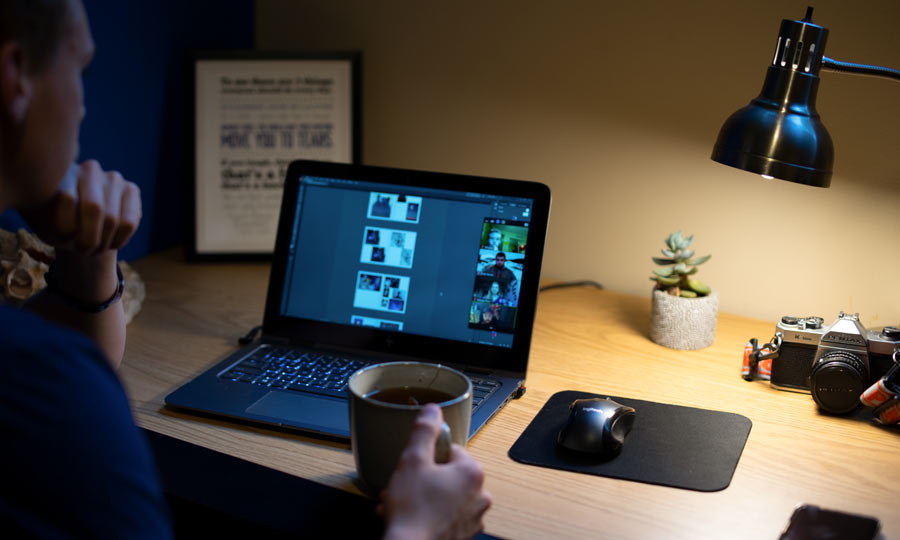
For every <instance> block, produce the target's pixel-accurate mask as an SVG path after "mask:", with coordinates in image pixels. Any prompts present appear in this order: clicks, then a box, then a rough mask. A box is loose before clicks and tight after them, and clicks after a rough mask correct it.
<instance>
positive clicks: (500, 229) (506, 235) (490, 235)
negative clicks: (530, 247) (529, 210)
mask: <svg viewBox="0 0 900 540" xmlns="http://www.w3.org/2000/svg"><path fill="white" fill-rule="evenodd" d="M527 243H528V224H527V222H518V221H507V220H502V219H495V218H486V219H485V220H484V226H483V227H482V229H481V249H488V250H491V251H503V252H506V253H520V254H522V255H524V254H525V248H526V246H527Z"/></svg>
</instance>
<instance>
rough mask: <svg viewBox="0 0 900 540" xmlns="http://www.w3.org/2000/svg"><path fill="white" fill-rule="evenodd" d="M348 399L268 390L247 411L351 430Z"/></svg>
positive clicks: (332, 429)
mask: <svg viewBox="0 0 900 540" xmlns="http://www.w3.org/2000/svg"><path fill="white" fill-rule="evenodd" d="M347 406H348V404H347V401H346V400H340V399H332V398H328V397H323V396H314V395H304V394H289V393H287V392H269V393H268V394H266V395H265V396H263V397H262V398H260V399H259V401H257V402H256V403H254V404H253V405H250V406H249V407H247V410H246V412H248V413H250V414H257V415H260V416H268V417H271V418H276V419H279V420H282V421H284V420H286V421H288V422H291V423H295V424H300V425H301V426H300V427H305V428H315V427H320V428H323V430H325V431H327V432H330V433H335V432H347V433H348V434H349V432H350V418H349V412H348V411H347Z"/></svg>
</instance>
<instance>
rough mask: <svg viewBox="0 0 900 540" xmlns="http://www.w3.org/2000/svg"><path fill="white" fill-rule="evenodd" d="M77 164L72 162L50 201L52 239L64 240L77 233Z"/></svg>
mask: <svg viewBox="0 0 900 540" xmlns="http://www.w3.org/2000/svg"><path fill="white" fill-rule="evenodd" d="M78 170H79V167H78V165H75V164H72V166H71V167H69V172H68V173H66V176H65V177H64V178H63V180H62V182H60V184H59V189H58V190H57V193H56V195H55V196H54V197H53V203H52V218H51V220H52V232H51V233H50V234H51V236H52V238H51V240H52V241H55V242H66V241H68V240H69V239H71V238H72V237H74V236H75V235H76V234H77V233H78V202H77V201H78Z"/></svg>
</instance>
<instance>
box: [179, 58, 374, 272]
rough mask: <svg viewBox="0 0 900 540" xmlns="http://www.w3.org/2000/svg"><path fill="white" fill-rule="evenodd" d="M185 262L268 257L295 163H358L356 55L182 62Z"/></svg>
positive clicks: (358, 68) (271, 249)
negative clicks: (186, 127) (188, 154)
mask: <svg viewBox="0 0 900 540" xmlns="http://www.w3.org/2000/svg"><path fill="white" fill-rule="evenodd" d="M191 67H192V70H193V73H192V74H191V80H192V81H193V84H192V86H191V96H190V103H192V104H193V108H192V115H191V116H192V118H191V121H192V122H191V124H192V125H193V130H192V131H193V156H194V160H193V170H192V171H191V173H192V174H191V175H192V177H193V183H192V185H191V186H190V193H189V195H188V201H189V204H188V210H189V214H190V215H189V216H188V223H189V234H188V241H187V244H188V245H187V258H188V259H189V260H194V261H199V260H268V259H269V258H271V255H272V251H273V249H274V246H275V232H276V230H277V228H278V214H279V211H280V208H281V194H282V191H283V186H284V179H285V174H286V173H287V169H288V164H289V163H290V162H291V161H293V160H295V159H314V160H322V161H335V162H344V163H358V162H359V161H360V156H361V149H360V137H361V134H360V95H359V88H360V55H359V53H357V52H348V53H267V52H256V51H228V52H198V53H195V55H194V57H193V58H192V62H191Z"/></svg>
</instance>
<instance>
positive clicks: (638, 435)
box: [509, 391, 751, 491]
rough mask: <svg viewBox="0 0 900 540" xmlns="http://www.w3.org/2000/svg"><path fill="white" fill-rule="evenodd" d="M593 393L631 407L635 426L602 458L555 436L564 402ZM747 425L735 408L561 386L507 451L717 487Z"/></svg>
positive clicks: (584, 469) (579, 467) (651, 480)
mask: <svg viewBox="0 0 900 540" xmlns="http://www.w3.org/2000/svg"><path fill="white" fill-rule="evenodd" d="M594 397H600V398H605V397H609V398H611V399H612V400H613V401H616V402H618V403H621V404H622V405H628V406H629V407H634V409H635V420H634V427H633V428H632V430H631V433H630V434H629V435H628V437H627V438H626V439H625V444H624V445H623V446H622V452H621V453H620V454H619V455H618V456H616V457H614V458H612V459H609V460H607V461H603V460H601V459H599V458H596V457H591V456H584V455H578V454H574V453H572V452H570V451H568V450H566V449H564V448H560V447H558V446H557V445H556V436H557V434H558V433H559V430H560V429H562V428H563V426H564V425H565V423H566V421H567V420H568V418H569V405H571V403H572V402H573V401H575V400H576V399H583V398H594ZM750 426H751V422H750V419H749V418H747V417H746V416H741V415H739V414H734V413H726V412H720V411H710V410H705V409H694V408H691V407H682V406H679V405H667V404H664V403H654V402H652V401H642V400H639V399H630V398H624V397H615V396H606V395H602V394H600V395H598V394H588V393H585V392H575V391H564V392H557V393H556V394H553V396H551V397H550V399H549V400H547V403H546V404H545V405H544V407H543V408H542V409H541V411H540V412H539V413H538V414H537V416H535V417H534V420H532V421H531V424H529V425H528V427H527V428H525V431H524V432H522V435H521V436H519V439H518V440H517V441H516V442H515V444H513V446H512V448H510V449H509V457H511V458H512V459H514V460H516V461H518V462H520V463H526V464H529V465H537V466H540V467H550V468H552V469H563V470H567V471H575V472H581V473H585V474H596V475H599V476H609V477H612V478H621V479H623V480H634V481H636V482H645V483H648V484H659V485H663V486H670V487H677V488H684V489H693V490H697V491H719V490H721V489H725V488H726V487H728V484H729V483H731V477H732V475H733V474H734V469H735V467H737V463H738V460H739V459H740V457H741V452H743V450H744V443H746V442H747V436H748V435H749V434H750Z"/></svg>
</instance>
